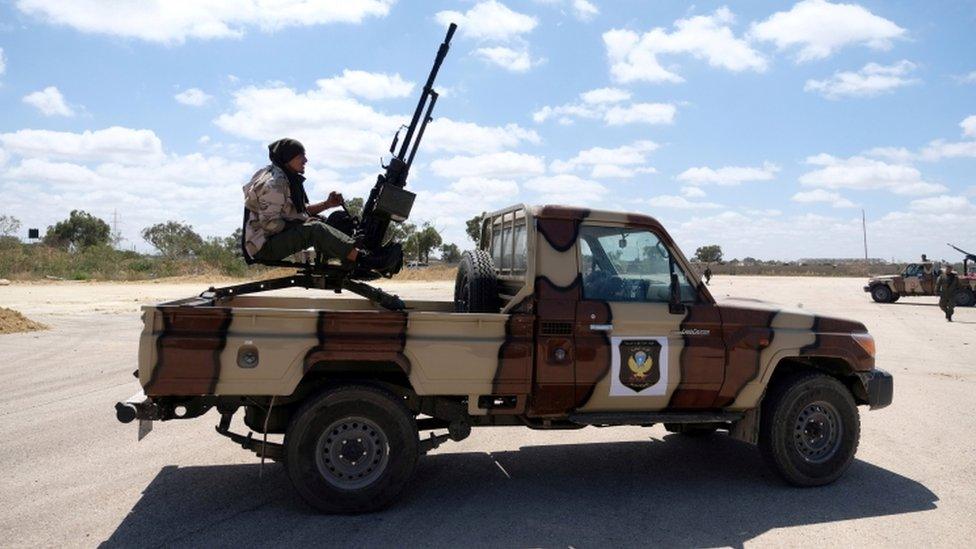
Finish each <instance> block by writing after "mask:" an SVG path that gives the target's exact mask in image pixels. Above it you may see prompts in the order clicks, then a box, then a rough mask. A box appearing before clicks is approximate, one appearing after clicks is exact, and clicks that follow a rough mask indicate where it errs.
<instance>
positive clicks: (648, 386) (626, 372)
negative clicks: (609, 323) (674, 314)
mask: <svg viewBox="0 0 976 549" xmlns="http://www.w3.org/2000/svg"><path fill="white" fill-rule="evenodd" d="M610 346H611V349H612V352H613V360H612V361H611V366H610V396H661V395H663V394H665V392H666V391H667V388H668V338H666V337H611V338H610Z"/></svg>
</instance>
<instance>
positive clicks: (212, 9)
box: [17, 0, 395, 44]
mask: <svg viewBox="0 0 976 549" xmlns="http://www.w3.org/2000/svg"><path fill="white" fill-rule="evenodd" d="M394 1H395V0H342V1H336V2H316V1H313V0H288V1H285V2H266V1H263V0H238V1H223V2H172V1H170V2H126V3H123V4H119V3H117V2H104V1H101V0H73V1H72V2H62V1H60V0H18V1H17V8H18V9H19V10H20V11H21V12H23V13H26V14H28V15H32V16H34V17H38V18H40V19H42V20H44V21H46V22H48V23H51V24H55V25H65V26H68V27H71V28H74V29H75V30H78V31H81V32H86V33H95V34H108V35H112V36H121V37H124V38H137V39H140V40H145V41H149V42H157V43H163V44H181V43H183V42H185V41H186V40H187V39H188V38H196V39H215V38H240V37H241V36H243V35H244V34H245V31H246V30H248V29H249V28H257V29H259V30H261V31H264V32H272V31H276V30H280V29H283V28H286V27H294V26H310V25H321V24H328V23H359V22H361V21H362V20H363V19H364V18H366V17H383V16H385V15H386V14H387V13H389V11H390V6H392V4H393V3H394Z"/></svg>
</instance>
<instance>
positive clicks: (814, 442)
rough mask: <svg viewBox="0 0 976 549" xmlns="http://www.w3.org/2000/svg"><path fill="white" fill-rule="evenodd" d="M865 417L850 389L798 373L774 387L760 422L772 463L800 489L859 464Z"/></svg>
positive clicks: (766, 453)
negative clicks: (856, 463) (856, 461)
mask: <svg viewBox="0 0 976 549" xmlns="http://www.w3.org/2000/svg"><path fill="white" fill-rule="evenodd" d="M860 437H861V418H860V416H859V415H858V412H857V404H855V403H854V398H853V397H852V396H851V393H850V391H849V390H848V389H847V387H845V386H844V385H843V384H842V383H841V382H840V381H838V380H837V379H835V378H833V377H830V376H827V375H824V374H819V373H814V372H807V373H802V374H797V375H793V376H791V377H789V378H786V379H783V380H780V382H778V383H776V384H775V385H774V386H773V387H771V388H770V390H769V392H768V393H767V395H766V398H765V399H764V400H763V404H762V413H761V417H760V422H759V449H760V451H761V452H762V455H763V457H764V458H765V460H766V462H767V463H768V464H769V465H770V467H772V468H773V470H775V471H776V472H777V473H779V475H780V476H781V477H783V479H784V480H785V481H786V482H788V483H790V484H792V485H794V486H822V485H824V484H830V483H831V482H834V481H835V480H837V479H838V478H839V477H840V476H841V475H842V474H844V471H846V470H847V468H848V467H850V465H851V463H852V462H853V461H854V454H855V452H857V444H858V441H859V440H860Z"/></svg>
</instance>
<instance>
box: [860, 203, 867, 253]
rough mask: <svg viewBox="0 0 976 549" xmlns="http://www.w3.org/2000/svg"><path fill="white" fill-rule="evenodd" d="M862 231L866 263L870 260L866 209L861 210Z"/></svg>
mask: <svg viewBox="0 0 976 549" xmlns="http://www.w3.org/2000/svg"><path fill="white" fill-rule="evenodd" d="M861 231H862V232H863V233H864V261H867V260H868V223H867V220H866V218H865V217H864V208H861Z"/></svg>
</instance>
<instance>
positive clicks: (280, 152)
mask: <svg viewBox="0 0 976 549" xmlns="http://www.w3.org/2000/svg"><path fill="white" fill-rule="evenodd" d="M304 153H305V145H302V144H301V142H299V141H298V140H297V139H291V138H289V137H285V138H284V139H279V140H277V141H275V142H274V143H272V144H270V145H268V158H270V159H271V163H272V164H274V165H275V166H278V167H279V168H281V169H282V170H283V171H284V172H285V174H286V175H287V176H288V188H289V191H291V201H292V203H293V204H294V205H295V209H296V210H298V211H299V212H304V211H305V205H306V204H308V195H307V194H305V185H304V184H303V183H304V182H305V177H304V176H302V174H300V173H295V172H293V171H292V170H290V169H288V168H287V164H288V162H289V161H291V159H293V158H295V157H296V156H298V155H300V154H304Z"/></svg>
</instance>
